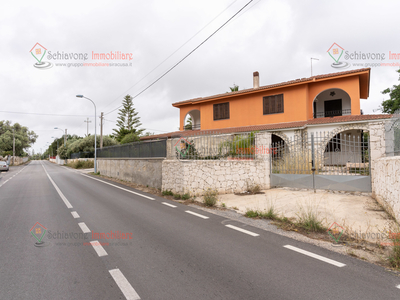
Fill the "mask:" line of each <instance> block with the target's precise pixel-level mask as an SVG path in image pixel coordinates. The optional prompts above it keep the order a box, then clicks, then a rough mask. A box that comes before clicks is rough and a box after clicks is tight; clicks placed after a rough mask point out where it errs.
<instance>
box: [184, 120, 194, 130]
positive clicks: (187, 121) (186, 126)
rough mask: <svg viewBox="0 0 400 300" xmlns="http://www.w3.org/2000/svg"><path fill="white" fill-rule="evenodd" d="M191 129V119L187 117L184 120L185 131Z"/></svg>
mask: <svg viewBox="0 0 400 300" xmlns="http://www.w3.org/2000/svg"><path fill="white" fill-rule="evenodd" d="M192 128H193V122H192V117H189V118H188V119H187V120H186V125H185V130H192Z"/></svg>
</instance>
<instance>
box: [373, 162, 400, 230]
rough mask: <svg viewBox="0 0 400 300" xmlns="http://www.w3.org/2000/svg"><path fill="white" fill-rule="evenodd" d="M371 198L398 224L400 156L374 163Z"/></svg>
mask: <svg viewBox="0 0 400 300" xmlns="http://www.w3.org/2000/svg"><path fill="white" fill-rule="evenodd" d="M372 180H373V181H372V197H373V198H375V200H376V201H378V202H379V203H380V204H381V205H382V206H383V207H384V208H385V209H386V210H387V211H388V212H389V213H390V214H391V215H392V216H393V217H394V218H395V219H396V221H397V222H400V156H395V157H383V158H380V159H377V160H376V161H375V168H374V176H373V179H372Z"/></svg>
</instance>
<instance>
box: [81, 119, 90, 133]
mask: <svg viewBox="0 0 400 300" xmlns="http://www.w3.org/2000/svg"><path fill="white" fill-rule="evenodd" d="M83 122H86V123H87V130H86V136H89V123H92V121H89V118H87V120H86V121H83Z"/></svg>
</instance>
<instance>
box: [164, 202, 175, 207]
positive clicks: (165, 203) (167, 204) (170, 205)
mask: <svg viewBox="0 0 400 300" xmlns="http://www.w3.org/2000/svg"><path fill="white" fill-rule="evenodd" d="M161 203H162V204H164V205H166V206H169V207H173V208H175V207H177V206H175V205H172V204H169V203H167V202H161Z"/></svg>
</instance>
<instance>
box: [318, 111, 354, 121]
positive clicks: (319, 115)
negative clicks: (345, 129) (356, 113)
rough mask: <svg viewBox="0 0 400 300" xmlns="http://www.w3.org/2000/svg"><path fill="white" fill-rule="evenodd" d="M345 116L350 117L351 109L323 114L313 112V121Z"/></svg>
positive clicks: (324, 112)
mask: <svg viewBox="0 0 400 300" xmlns="http://www.w3.org/2000/svg"><path fill="white" fill-rule="evenodd" d="M347 115H351V109H340V110H326V111H323V112H315V113H314V119H316V118H326V117H335V116H347Z"/></svg>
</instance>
